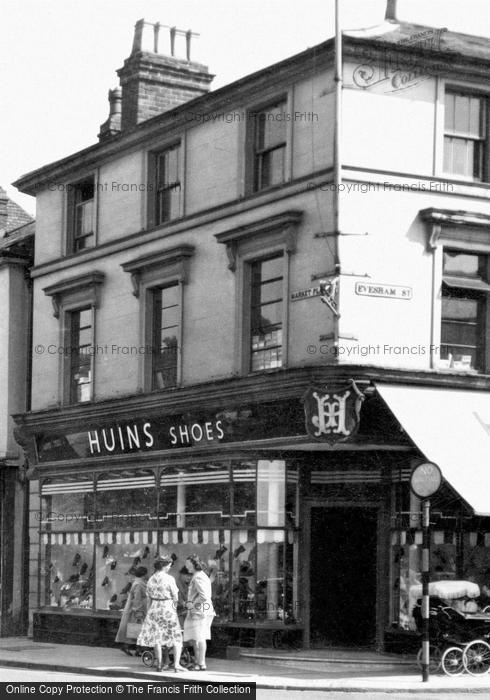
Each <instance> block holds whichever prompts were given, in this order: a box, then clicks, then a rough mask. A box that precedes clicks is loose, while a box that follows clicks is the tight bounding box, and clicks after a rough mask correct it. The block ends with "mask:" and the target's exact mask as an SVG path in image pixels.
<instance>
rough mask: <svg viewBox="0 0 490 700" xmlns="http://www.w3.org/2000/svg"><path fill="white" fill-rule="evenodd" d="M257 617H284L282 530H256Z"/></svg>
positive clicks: (275, 618) (276, 618) (272, 618)
mask: <svg viewBox="0 0 490 700" xmlns="http://www.w3.org/2000/svg"><path fill="white" fill-rule="evenodd" d="M255 601H256V613H257V618H258V619H267V620H283V621H284V619H285V614H286V613H285V586H284V530H257V583H256V592H255Z"/></svg>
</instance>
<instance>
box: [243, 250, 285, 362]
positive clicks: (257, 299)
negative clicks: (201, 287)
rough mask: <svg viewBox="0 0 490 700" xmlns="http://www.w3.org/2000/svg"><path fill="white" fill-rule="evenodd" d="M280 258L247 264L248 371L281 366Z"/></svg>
mask: <svg viewBox="0 0 490 700" xmlns="http://www.w3.org/2000/svg"><path fill="white" fill-rule="evenodd" d="M283 266H284V261H283V255H282V253H281V254H280V255H276V256H275V257H272V258H266V259H265V260H255V261H254V262H253V263H251V265H250V268H251V269H250V280H251V282H250V297H251V299H250V301H251V309H250V369H251V370H252V372H256V371H259V370H264V369H277V368H278V367H281V366H282V327H283V286H284V278H283Z"/></svg>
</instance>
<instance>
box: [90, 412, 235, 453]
mask: <svg viewBox="0 0 490 700" xmlns="http://www.w3.org/2000/svg"><path fill="white" fill-rule="evenodd" d="M224 436H225V433H224V430H223V425H222V422H221V421H220V420H217V421H206V422H205V423H197V422H196V423H191V424H189V425H188V424H186V423H183V424H182V423H181V424H178V425H171V426H169V428H168V441H169V444H170V447H179V446H182V447H183V446H185V445H195V444H198V443H202V442H204V443H208V442H213V441H214V440H218V441H219V440H222V439H223V438H224ZM87 440H88V445H89V449H90V454H92V455H97V454H107V453H111V452H114V451H115V450H116V448H117V450H118V451H122V452H126V451H127V450H132V449H138V450H139V449H141V448H147V449H151V448H152V447H154V445H155V437H154V434H153V426H152V424H151V422H150V421H147V422H145V423H143V424H139V425H138V423H132V424H126V425H124V426H121V425H116V426H114V427H108V428H101V429H98V430H89V431H87Z"/></svg>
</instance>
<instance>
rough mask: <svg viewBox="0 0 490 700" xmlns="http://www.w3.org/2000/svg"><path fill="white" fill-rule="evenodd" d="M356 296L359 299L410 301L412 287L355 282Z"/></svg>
mask: <svg viewBox="0 0 490 700" xmlns="http://www.w3.org/2000/svg"><path fill="white" fill-rule="evenodd" d="M355 290H356V294H358V295H359V296H361V297H381V298H383V299H411V298H412V287H402V286H400V285H397V284H380V283H378V282H356V287H355Z"/></svg>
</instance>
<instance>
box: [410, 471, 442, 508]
mask: <svg viewBox="0 0 490 700" xmlns="http://www.w3.org/2000/svg"><path fill="white" fill-rule="evenodd" d="M441 484H442V473H441V470H440V469H439V467H438V466H437V464H434V463H433V462H422V464H417V466H415V467H414V468H413V470H412V475H411V477H410V488H411V489H412V491H413V492H414V494H415V495H416V496H418V497H419V498H423V499H425V498H430V497H431V496H433V495H434V494H435V493H437V491H439V489H440V488H441Z"/></svg>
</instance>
